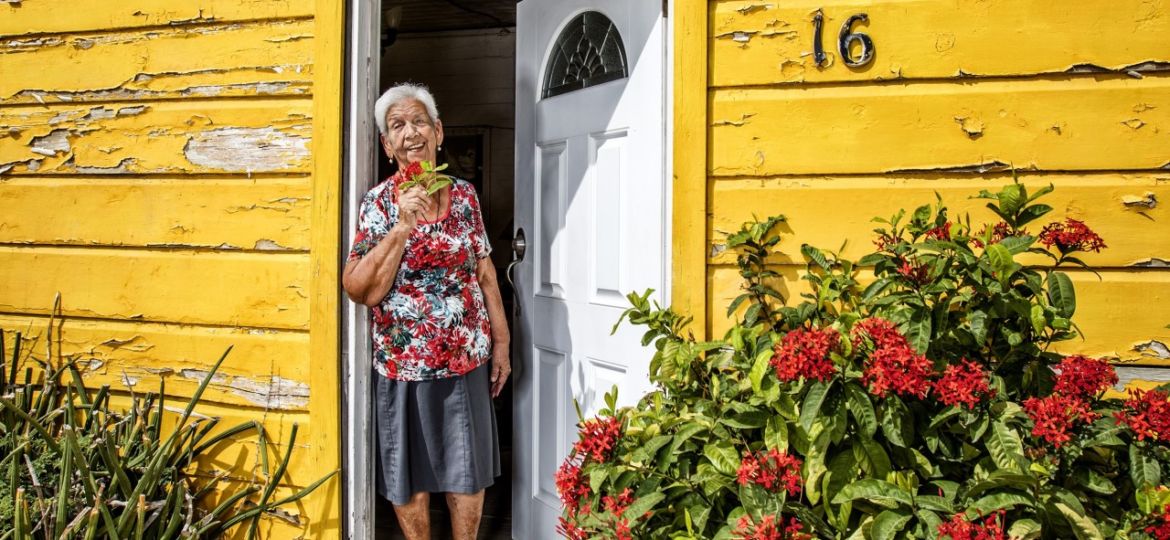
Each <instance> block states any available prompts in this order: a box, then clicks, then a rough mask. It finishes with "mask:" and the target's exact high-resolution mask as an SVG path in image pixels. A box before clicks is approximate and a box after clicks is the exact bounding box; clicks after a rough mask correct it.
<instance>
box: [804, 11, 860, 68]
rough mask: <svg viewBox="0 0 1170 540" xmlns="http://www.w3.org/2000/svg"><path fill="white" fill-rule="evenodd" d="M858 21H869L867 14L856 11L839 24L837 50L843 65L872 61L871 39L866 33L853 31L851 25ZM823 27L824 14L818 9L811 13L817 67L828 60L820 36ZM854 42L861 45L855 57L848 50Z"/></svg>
mask: <svg viewBox="0 0 1170 540" xmlns="http://www.w3.org/2000/svg"><path fill="white" fill-rule="evenodd" d="M859 22H869V15H866V14H865V13H857V14H855V15H853V16H851V17H849V18H848V19H847V20H846V21H845V24H843V25H841V33H840V34H838V35H837V52H839V53H841V59H842V60H844V61H845V65H847V66H849V67H853V68H856V67H861V66H864V65H866V64H868V63H870V62H872V61H873V53H874V50H875V47H874V45H873V40H872V39H870V37H869V36H868V35H866V34H863V33H861V32H854V31H853V26H854V25H856V24H857V23H859ZM824 27H825V15H824V13H822V12H821V10H819V9H818V10H817V11H816V13H814V14H813V60H814V61H815V62H816V63H817V67H825V64H826V62H828V60H829V59H828V57H827V56H826V55H825V47H824V44H823V41H824V40H823V39H822V37H821V35H822V34H823V32H824ZM854 43H858V44H860V45H861V55H860V56H859V57H857V58H854V57H853V55H852V54H851V52H850V48H851V47H852V46H853V44H854Z"/></svg>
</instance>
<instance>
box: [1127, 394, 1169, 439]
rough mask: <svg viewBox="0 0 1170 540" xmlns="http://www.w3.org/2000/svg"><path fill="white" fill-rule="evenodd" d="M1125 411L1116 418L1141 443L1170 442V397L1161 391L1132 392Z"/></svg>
mask: <svg viewBox="0 0 1170 540" xmlns="http://www.w3.org/2000/svg"><path fill="white" fill-rule="evenodd" d="M1124 407H1125V408H1124V409H1122V410H1120V411H1117V412H1116V413H1113V414H1114V417H1115V418H1117V423H1119V424H1125V425H1127V426H1129V428H1130V429H1132V430H1133V432H1134V433H1135V434H1136V435H1137V438H1138V440H1139V441H1142V440H1145V439H1152V440H1156V441H1161V442H1170V396H1167V395H1166V393H1165V392H1162V391H1161V390H1149V391H1147V390H1140V389H1138V390H1130V397H1129V399H1127V400H1125V405H1124Z"/></svg>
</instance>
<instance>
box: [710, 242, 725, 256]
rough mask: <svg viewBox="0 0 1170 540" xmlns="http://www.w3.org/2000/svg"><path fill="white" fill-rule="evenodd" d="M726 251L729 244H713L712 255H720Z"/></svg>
mask: <svg viewBox="0 0 1170 540" xmlns="http://www.w3.org/2000/svg"><path fill="white" fill-rule="evenodd" d="M724 251H727V244H711V257H712V258H714V257H718V256H719V255H721V254H722V253H723V252H724Z"/></svg>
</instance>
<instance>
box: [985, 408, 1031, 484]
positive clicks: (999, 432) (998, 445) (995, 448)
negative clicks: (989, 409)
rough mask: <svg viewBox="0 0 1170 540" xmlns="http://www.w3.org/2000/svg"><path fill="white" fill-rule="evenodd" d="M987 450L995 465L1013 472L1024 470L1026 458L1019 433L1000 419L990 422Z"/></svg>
mask: <svg viewBox="0 0 1170 540" xmlns="http://www.w3.org/2000/svg"><path fill="white" fill-rule="evenodd" d="M987 451H988V453H989V454H991V459H992V461H994V462H995V465H996V466H997V467H999V468H1001V469H1004V470H1008V471H1014V472H1020V471H1023V470H1024V467H1023V463H1024V462H1025V461H1026V458H1025V457H1024V443H1023V442H1022V441H1021V440H1020V434H1019V433H1017V432H1016V430H1014V429H1012V428H1011V427H1008V425H1007V424H1004V423H1003V422H1002V421H1000V420H996V421H994V422H992V423H991V430H990V431H989V432H988V433H987Z"/></svg>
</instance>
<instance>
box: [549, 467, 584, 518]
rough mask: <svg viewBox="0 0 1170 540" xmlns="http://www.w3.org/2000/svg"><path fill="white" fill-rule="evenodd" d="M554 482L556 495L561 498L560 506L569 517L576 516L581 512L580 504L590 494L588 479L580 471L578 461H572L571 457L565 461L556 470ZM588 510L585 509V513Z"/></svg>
mask: <svg viewBox="0 0 1170 540" xmlns="http://www.w3.org/2000/svg"><path fill="white" fill-rule="evenodd" d="M555 480H556V485H557V494H559V495H560V496H561V504H562V505H564V507H565V509H566V510H568V511H569V514H570V515H576V514H577V513H578V512H579V511H581V505H582V503H584V502H585V499H588V498H589V494H590V489H589V479H588V478H586V477H585V473H584V472H583V471H581V462H580V460H578V459H574V458H573V457H572V456H570V457H569V459H566V460H565V462H564V463H562V464H561V467H560V468H559V469H557V474H556V477H555ZM588 510H589V509H588V507H586V508H585V511H588Z"/></svg>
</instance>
